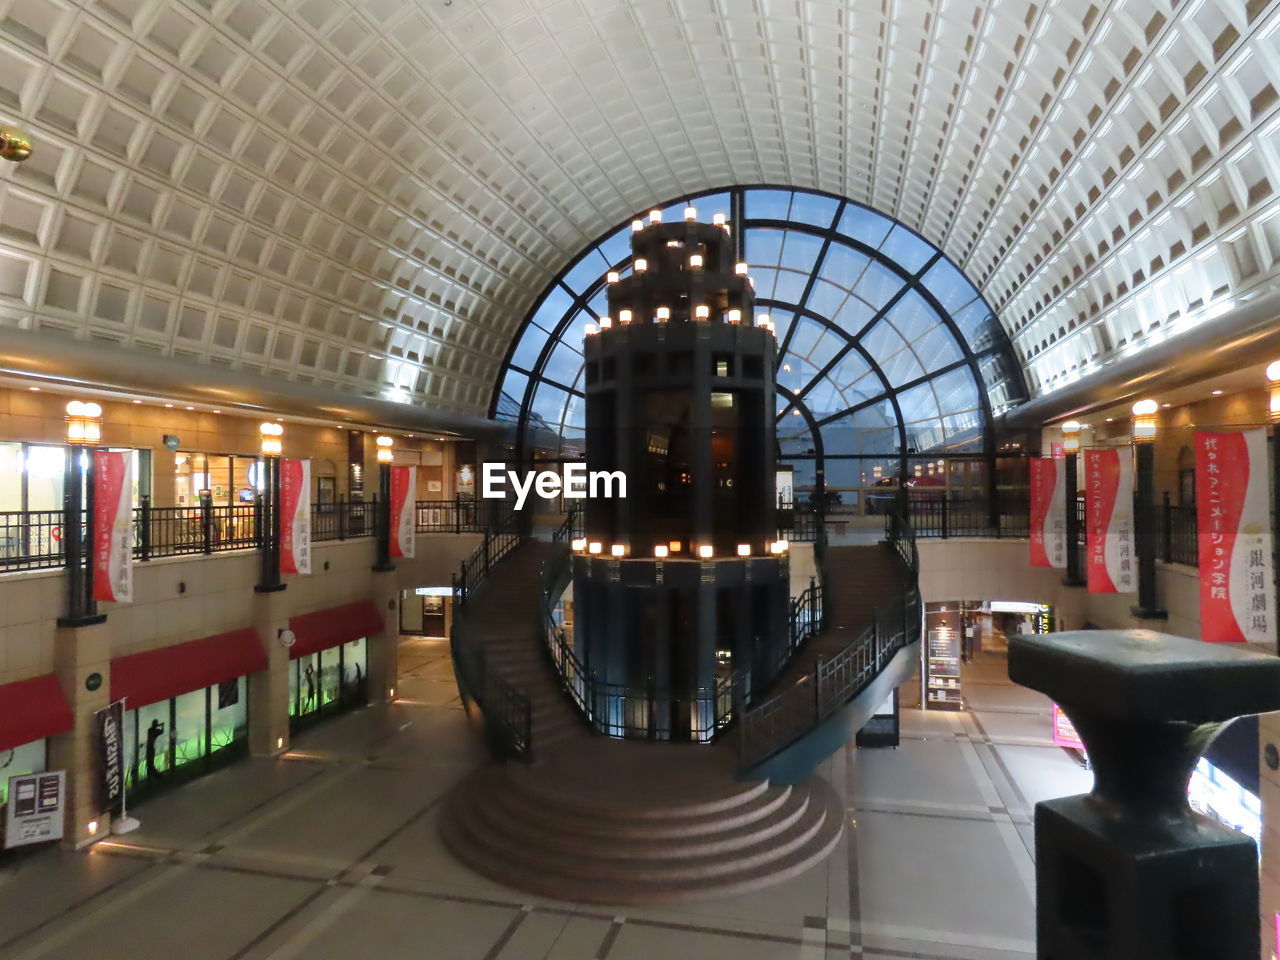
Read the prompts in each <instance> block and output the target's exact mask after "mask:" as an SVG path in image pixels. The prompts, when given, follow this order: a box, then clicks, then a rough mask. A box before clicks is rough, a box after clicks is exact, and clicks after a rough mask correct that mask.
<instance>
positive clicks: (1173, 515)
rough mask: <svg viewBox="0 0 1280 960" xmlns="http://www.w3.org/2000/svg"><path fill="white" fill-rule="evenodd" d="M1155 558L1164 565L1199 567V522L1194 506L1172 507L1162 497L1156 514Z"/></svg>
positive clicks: (1167, 499)
mask: <svg viewBox="0 0 1280 960" xmlns="http://www.w3.org/2000/svg"><path fill="white" fill-rule="evenodd" d="M1157 518H1158V521H1159V522H1158V523H1157V525H1156V556H1157V557H1159V558H1160V559H1161V560H1163V561H1164V562H1165V563H1185V564H1186V565H1187V566H1190V567H1198V566H1199V565H1200V538H1199V520H1198V518H1197V517H1196V508H1195V507H1194V506H1189V507H1180V506H1174V505H1173V504H1172V503H1170V501H1169V494H1167V493H1166V494H1165V495H1164V500H1163V502H1162V503H1161V504H1160V510H1159V513H1158V514H1157Z"/></svg>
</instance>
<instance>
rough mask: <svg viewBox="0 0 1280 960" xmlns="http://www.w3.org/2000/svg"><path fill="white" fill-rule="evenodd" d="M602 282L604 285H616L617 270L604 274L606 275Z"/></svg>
mask: <svg viewBox="0 0 1280 960" xmlns="http://www.w3.org/2000/svg"><path fill="white" fill-rule="evenodd" d="M604 282H605V283H617V282H618V271H617V270H610V271H609V272H608V273H606V274H605V276H604Z"/></svg>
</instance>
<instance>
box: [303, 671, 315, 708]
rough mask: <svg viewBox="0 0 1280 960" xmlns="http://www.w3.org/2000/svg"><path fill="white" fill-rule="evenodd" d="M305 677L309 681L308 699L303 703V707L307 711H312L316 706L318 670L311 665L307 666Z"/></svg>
mask: <svg viewBox="0 0 1280 960" xmlns="http://www.w3.org/2000/svg"><path fill="white" fill-rule="evenodd" d="M303 677H304V678H305V679H306V681H307V699H306V700H304V701H303V707H304V708H305V709H307V710H312V709H314V708H315V705H316V668H315V667H313V666H312V665H311V664H307V669H306V670H305V671H304V672H303Z"/></svg>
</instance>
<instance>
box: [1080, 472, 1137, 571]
mask: <svg viewBox="0 0 1280 960" xmlns="http://www.w3.org/2000/svg"><path fill="white" fill-rule="evenodd" d="M1084 484H1085V501H1084V502H1085V547H1086V550H1087V552H1088V557H1089V559H1088V563H1087V569H1086V573H1087V579H1088V583H1089V592H1090V593H1133V592H1134V591H1135V590H1137V589H1138V580H1137V571H1136V570H1135V569H1134V563H1135V559H1136V557H1137V553H1136V550H1135V548H1134V536H1133V456H1132V454H1131V453H1130V452H1129V451H1128V450H1127V449H1126V450H1123V451H1121V450H1118V449H1101V448H1099V449H1091V450H1086V451H1085V452H1084Z"/></svg>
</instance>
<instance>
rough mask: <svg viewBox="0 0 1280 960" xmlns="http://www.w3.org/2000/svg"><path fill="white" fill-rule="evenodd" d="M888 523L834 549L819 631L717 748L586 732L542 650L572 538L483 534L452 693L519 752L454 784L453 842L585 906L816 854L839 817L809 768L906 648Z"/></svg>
mask: <svg viewBox="0 0 1280 960" xmlns="http://www.w3.org/2000/svg"><path fill="white" fill-rule="evenodd" d="M903 523H905V521H903ZM891 530H892V532H893V534H894V536H893V538H891V540H890V541H889V545H888V546H884V545H877V546H870V547H843V548H834V549H832V550H831V551H830V553H829V558H828V563H827V568H828V586H827V592H828V594H829V597H830V599H829V604H830V605H829V607H828V610H827V613H828V616H827V623H826V626H827V629H826V630H824V631H823V632H822V633H820V634H818V635H817V636H816V637H813V638H811V639H809V640H808V641H807V642H806V643H805V644H804V646H802V647H801V648H800V649H799V651H798V652H797V653H796V655H795V658H794V660H793V662H792V663H791V664H789V665H788V667H787V668H786V669H784V670H783V672H782V674H781V675H780V676H779V678H778V680H777V681H776V682H775V683H774V684H773V688H774V690H776V691H778V692H777V693H775V694H774V695H773V696H772V697H769V698H768V699H767V700H766V701H765V702H764V703H763V704H759V705H758V706H757V707H755V708H753V709H751V710H748V711H746V712H745V713H742V714H741V715H740V716H739V717H738V723H739V728H740V731H741V732H742V734H743V735H742V737H736V736H735V737H720V738H719V739H717V740H716V741H714V742H713V743H711V744H710V745H705V744H692V743H654V742H646V741H643V740H617V739H609V738H606V737H601V736H597V735H595V734H594V733H592V732H591V730H590V728H589V727H588V725H587V723H586V722H585V721H584V718H583V717H582V716H581V715H580V714H579V712H578V710H577V709H576V708H575V707H574V706H573V705H572V703H571V701H570V699H569V698H568V696H567V695H566V693H565V690H564V688H563V686H562V684H561V681H560V677H559V675H558V674H557V672H556V669H555V667H554V666H553V665H552V663H551V659H550V657H549V656H548V652H547V650H546V644H545V633H544V626H545V625H544V622H543V619H542V618H543V613H544V611H543V610H542V591H543V587H544V586H548V587H549V584H543V583H541V582H540V580H541V574H542V571H543V566H544V564H545V563H546V561H548V560H551V559H553V558H554V557H555V551H557V550H564V546H563V545H557V544H555V543H546V542H538V541H532V540H525V541H524V542H523V543H520V544H519V545H518V546H516V544H515V543H514V542H512V541H508V547H504V548H503V549H502V550H500V551H499V552H498V553H497V555H496V557H495V556H494V555H493V553H492V551H491V548H490V545H489V542H488V541H486V546H485V548H484V552H483V555H482V557H481V559H482V560H483V565H482V570H481V568H480V566H478V564H479V562H480V561H479V560H476V561H475V563H472V562H471V561H469V565H467V566H464V571H463V575H462V577H461V578H460V581H459V583H460V584H461V585H462V589H461V592H460V593H456V596H460V597H462V598H463V602H462V603H459V604H458V605H457V607H456V609H457V610H458V611H459V612H458V613H455V638H456V639H458V640H459V641H461V642H460V647H459V649H456V650H455V668H456V667H457V664H458V662H459V661H458V660H457V659H456V658H457V656H458V654H460V653H462V654H465V656H466V658H467V659H466V664H467V670H466V671H465V672H466V673H468V674H469V677H468V682H467V683H465V684H464V683H463V682H462V680H463V677H462V673H461V672H460V673H459V680H460V683H459V686H460V689H463V691H464V693H469V692H470V691H477V690H478V691H479V692H480V703H481V707H482V710H481V714H482V716H483V717H484V719H485V722H486V726H487V727H488V729H489V731H490V733H491V734H492V733H493V732H494V731H495V730H499V731H505V733H506V735H505V736H498V737H496V738H494V740H493V742H494V743H495V744H496V745H497V748H498V752H499V753H500V754H502V755H505V756H507V757H508V758H518V759H520V760H524V761H526V762H524V763H516V762H495V763H492V764H489V765H486V766H483V767H481V768H480V769H478V770H476V771H474V772H473V773H472V774H470V775H469V776H467V777H465V778H464V779H463V780H462V781H461V782H459V783H458V784H457V785H456V786H455V787H454V788H453V790H452V792H451V793H450V795H449V797H448V798H447V800H446V803H445V806H444V808H443V810H442V814H441V818H440V833H441V836H442V838H443V840H444V842H445V844H446V846H447V847H448V848H449V850H450V851H452V852H453V853H454V855H455V856H457V857H458V859H459V860H461V861H462V862H463V863H465V864H467V865H468V866H470V867H472V868H473V869H475V870H477V871H479V872H480V873H483V874H485V875H486V876H489V877H490V878H492V879H494V880H497V881H499V882H501V883H505V884H508V885H510V886H513V887H517V888H520V889H523V890H527V891H530V892H533V893H536V894H539V895H542V896H547V897H553V898H556V899H562V900H570V901H580V902H588V903H610V904H653V903H669V902H675V901H684V900H689V899H694V898H706V897H717V896H727V895H731V894H738V893H743V892H746V891H750V890H755V889H760V888H763V887H767V886H770V885H772V884H776V883H780V882H782V881H784V880H787V879H790V878H791V877H794V876H796V875H798V874H800V873H803V872H804V871H806V870H808V869H810V868H811V867H813V866H815V865H817V864H818V863H820V862H821V861H822V860H824V859H825V858H826V856H827V855H828V854H829V853H830V852H831V850H832V849H833V848H834V847H835V845H836V844H837V843H838V842H839V840H840V837H841V836H842V834H843V831H844V820H845V815H844V810H843V805H842V802H841V800H840V798H839V797H838V795H837V794H836V793H835V791H834V790H833V789H832V788H831V786H830V785H829V784H827V783H826V782H825V781H823V780H822V779H820V778H819V777H816V776H813V775H812V771H813V770H814V769H816V767H817V764H818V763H819V762H821V760H822V759H823V758H825V757H826V756H827V755H829V754H830V752H831V751H832V750H834V749H837V748H838V746H839V744H841V743H844V742H845V741H846V740H847V739H848V737H849V736H851V735H852V734H853V733H854V732H856V726H855V727H854V728H853V729H849V724H851V723H853V724H858V723H860V722H865V716H863V715H864V714H868V715H869V711H871V710H873V709H874V706H875V705H876V704H878V703H879V702H881V701H882V700H883V698H884V696H885V690H884V689H882V688H886V689H891V685H893V684H896V683H898V682H901V678H900V676H899V675H900V674H901V670H902V664H904V663H910V662H911V659H912V649H913V645H914V641H913V640H912V639H911V637H910V631H909V630H907V626H906V624H907V621H908V620H909V619H910V615H911V614H910V611H911V609H914V610H915V611H916V615H917V616H918V610H919V606H918V594H916V593H915V590H914V586H913V584H914V571H915V569H916V566H915V559H914V545H913V543H911V542H909V539H907V540H904V539H903V537H904V534H903V532H902V529H901V528H891ZM905 536H906V537H907V538H909V537H910V528H909V527H907V528H906V530H905ZM509 547H514V549H509ZM895 551H896V555H895ZM497 558H502V559H501V563H500V564H498V563H497ZM476 570H480V574H479V576H476V574H475V571H476ZM491 571H492V572H491ZM895 596H902V597H904V599H903V600H902V601H901V602H900V603H899V605H898V607H899V612H898V613H897V614H892V610H891V609H890V608H892V606H893V604H892V603H891V604H890V607H889V608H886V607H885V606H884V605H883V604H884V601H885V600H886V598H892V597H895ZM912 596H915V598H916V599H915V601H914V602H915V604H916V606H915V607H914V608H912V607H911V599H910V598H911V597H912ZM886 610H889V613H888V614H887V613H886ZM890 615H891V619H892V621H893V622H890V620H886V619H885V618H886V616H890ZM460 625H462V630H461V631H459V626H460ZM486 701H488V702H486ZM863 701H866V702H865V703H864V702H863ZM513 731H514V732H513ZM748 735H750V738H751V739H750V742H748ZM734 741H739V742H737V743H735V742H734ZM749 749H750V753H749ZM748 754H749V760H750V762H749V763H747V759H748ZM744 768H745V773H744Z"/></svg>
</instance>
